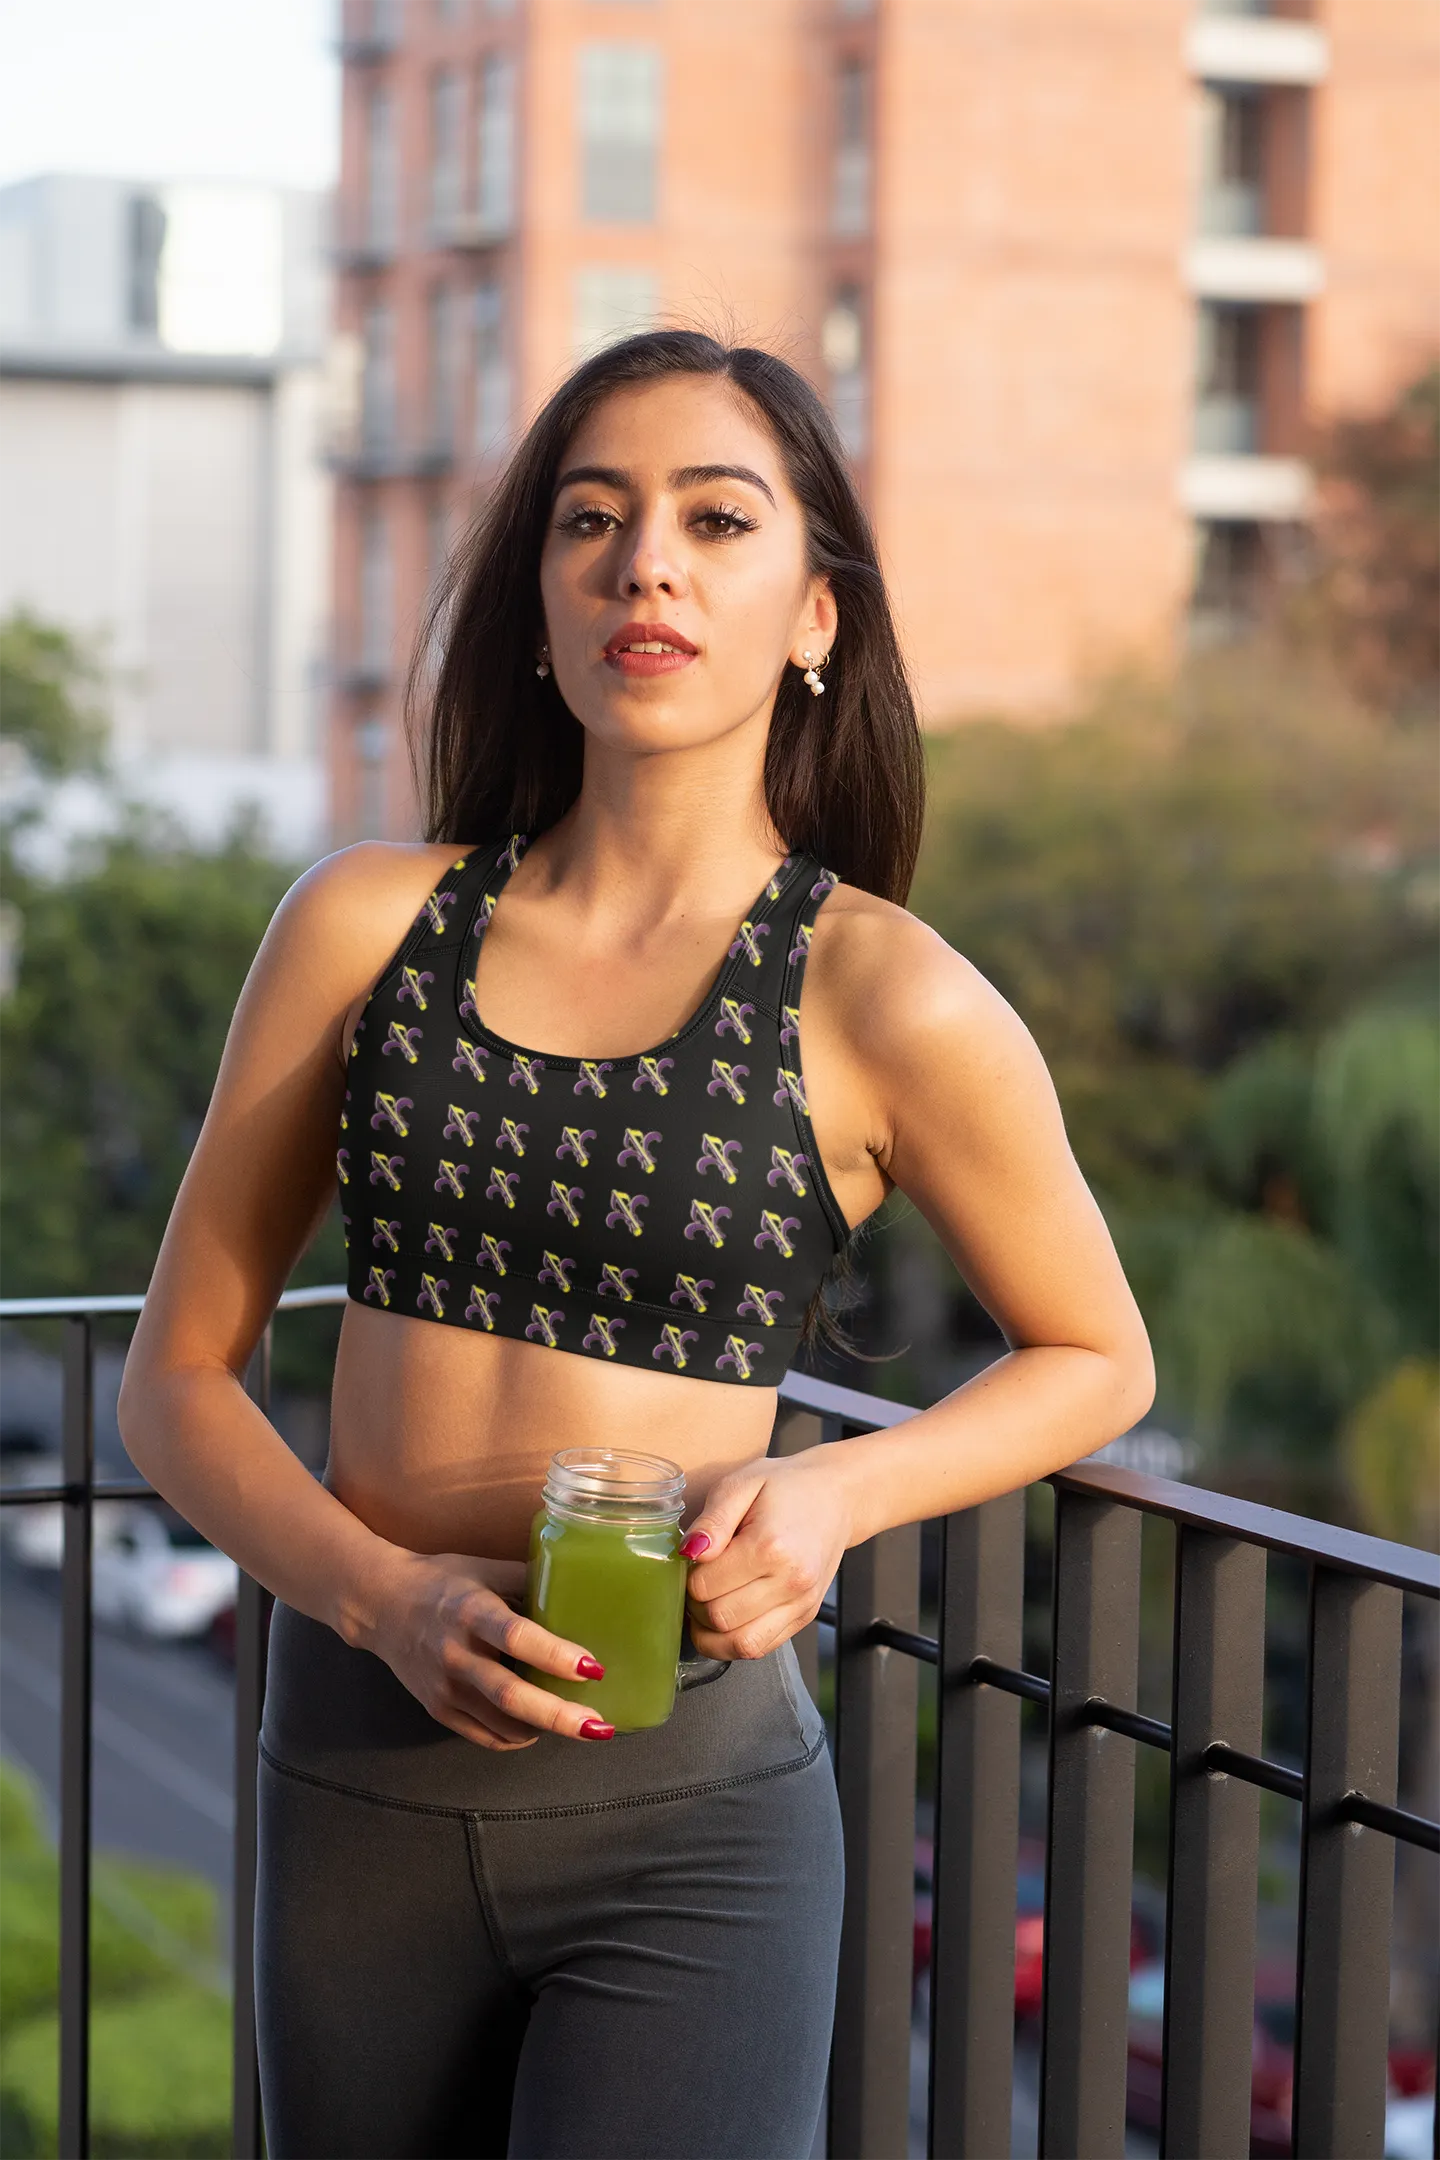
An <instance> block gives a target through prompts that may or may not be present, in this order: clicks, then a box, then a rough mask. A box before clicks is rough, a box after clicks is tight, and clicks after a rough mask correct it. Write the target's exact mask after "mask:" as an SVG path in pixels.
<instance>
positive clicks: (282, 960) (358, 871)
mask: <svg viewBox="0 0 1440 2160" xmlns="http://www.w3.org/2000/svg"><path fill="white" fill-rule="evenodd" d="M467 852H468V853H471V854H473V852H474V851H473V850H469V851H467V850H465V849H463V848H460V847H457V846H456V845H455V844H454V843H453V842H449V841H445V842H437V843H431V842H428V841H421V840H413V841H411V840H362V841H357V842H356V843H355V844H354V845H353V846H351V847H345V848H340V849H338V850H337V851H336V853H335V854H333V855H326V856H324V857H322V859H321V860H320V861H319V862H317V863H313V864H312V865H311V867H310V868H309V869H308V870H306V871H305V872H304V874H303V875H302V876H300V877H298V878H297V879H296V880H295V883H294V884H293V885H292V886H291V887H290V889H289V891H288V892H287V893H286V895H285V897H284V899H283V900H282V901H281V902H280V905H279V907H278V908H277V909H276V911H275V915H274V918H273V919H272V921H271V924H270V928H269V930H268V931H267V932H266V935H265V942H264V944H263V946H262V947H261V951H260V957H259V960H258V962H257V973H258V974H259V975H260V977H261V978H262V979H267V980H269V981H271V982H274V981H276V980H277V979H282V980H284V981H286V982H295V983H297V984H303V985H304V986H305V987H306V988H307V989H308V990H309V991H311V992H313V993H318V994H320V995H322V996H323V999H324V1002H325V1004H326V1006H327V1007H329V1006H330V1005H332V1004H334V1003H335V1002H336V1001H337V1000H338V1003H339V1004H340V1005H341V1006H342V1007H343V1006H344V1005H346V1004H348V1003H349V1002H350V1000H351V999H352V998H354V997H356V996H358V995H360V994H361V993H362V992H368V990H369V989H370V987H371V985H372V984H373V983H374V981H375V979H376V978H377V976H378V975H379V972H380V970H381V969H382V968H383V967H384V965H385V963H386V961H387V960H388V959H389V958H390V956H391V954H392V953H393V952H394V951H395V948H396V947H397V946H398V945H399V943H400V942H401V940H402V938H403V937H404V936H405V934H406V932H407V931H408V930H409V928H410V926H411V924H412V923H413V922H414V921H415V919H416V917H417V916H418V915H419V913H420V910H421V909H422V908H423V907H424V905H425V902H426V899H427V898H428V897H429V895H430V894H431V893H432V892H433V891H434V890H435V889H436V887H437V885H439V884H440V883H441V881H442V880H443V879H444V877H445V874H446V872H447V871H448V870H450V869H452V868H453V867H454V866H455V865H456V864H457V863H459V862H461V861H462V860H464V859H465V857H466V854H467Z"/></svg>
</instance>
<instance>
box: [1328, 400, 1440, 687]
mask: <svg viewBox="0 0 1440 2160" xmlns="http://www.w3.org/2000/svg"><path fill="white" fill-rule="evenodd" d="M1315 462H1316V465H1317V466H1318V469H1319V477H1320V490H1319V505H1318V516H1317V519H1316V526H1315V537H1316V558H1315V567H1314V574H1313V576H1312V578H1311V579H1310V580H1309V581H1308V583H1307V587H1306V590H1305V594H1304V600H1305V602H1306V603H1307V604H1306V605H1304V606H1303V607H1302V610H1301V613H1302V618H1303V619H1304V620H1305V621H1307V622H1308V624H1309V625H1310V627H1311V628H1312V629H1313V630H1318V632H1319V636H1320V640H1321V642H1322V643H1323V645H1324V646H1325V647H1326V648H1327V649H1328V650H1329V651H1330V652H1331V653H1332V654H1333V656H1334V658H1335V660H1336V662H1337V663H1338V665H1339V667H1340V669H1341V672H1342V673H1343V674H1344V676H1345V678H1346V680H1347V681H1348V682H1349V684H1350V686H1351V688H1352V689H1353V690H1354V692H1355V694H1356V695H1357V696H1358V697H1360V698H1362V699H1363V700H1364V701H1365V702H1366V703H1367V704H1370V705H1373V706H1375V707H1376V708H1377V709H1379V710H1382V711H1386V712H1391V713H1394V714H1396V715H1398V716H1400V717H1402V718H1408V719H1413V720H1416V721H1421V722H1425V723H1429V724H1433V721H1434V716H1435V708H1436V700H1437V698H1440V365H1436V366H1431V367H1428V368H1426V369H1425V370H1424V372H1423V373H1422V374H1420V375H1419V376H1418V377H1417V378H1416V379H1415V380H1414V381H1413V382H1411V383H1409V384H1408V385H1407V386H1406V387H1405V389H1404V390H1403V391H1402V392H1401V394H1400V396H1399V397H1398V398H1396V399H1395V400H1394V402H1393V403H1392V404H1391V405H1390V406H1389V408H1388V409H1387V410H1385V411H1383V412H1380V413H1376V414H1366V415H1364V416H1360V417H1354V418H1351V417H1345V418H1341V419H1339V420H1337V421H1335V422H1334V423H1332V425H1331V426H1329V427H1328V428H1326V429H1325V430H1324V431H1323V433H1322V434H1321V435H1320V437H1319V439H1318V441H1317V443H1316V445H1315Z"/></svg>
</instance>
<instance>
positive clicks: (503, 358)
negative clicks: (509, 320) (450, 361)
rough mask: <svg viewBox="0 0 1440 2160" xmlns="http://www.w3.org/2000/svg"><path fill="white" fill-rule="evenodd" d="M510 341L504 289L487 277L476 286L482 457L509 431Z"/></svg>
mask: <svg viewBox="0 0 1440 2160" xmlns="http://www.w3.org/2000/svg"><path fill="white" fill-rule="evenodd" d="M509 346H510V341H509V338H508V336H507V334H506V322H505V288H504V286H503V285H502V284H501V283H500V281H499V279H498V278H486V279H485V281H484V282H483V284H480V285H477V286H476V288H475V449H476V451H477V453H478V454H479V455H480V456H481V457H485V456H493V455H494V454H495V452H496V451H497V450H499V449H501V448H503V446H504V444H505V443H506V441H507V440H508V437H509V431H510V403H511V383H510V349H509Z"/></svg>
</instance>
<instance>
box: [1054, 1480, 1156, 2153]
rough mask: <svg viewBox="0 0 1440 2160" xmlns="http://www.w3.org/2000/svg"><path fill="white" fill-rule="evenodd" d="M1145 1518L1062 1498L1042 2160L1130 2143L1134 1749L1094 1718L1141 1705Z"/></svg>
mask: <svg viewBox="0 0 1440 2160" xmlns="http://www.w3.org/2000/svg"><path fill="white" fill-rule="evenodd" d="M1139 1621H1140V1517H1139V1515H1138V1513H1137V1512H1136V1511H1135V1510H1134V1509H1133V1508H1129V1507H1125V1506H1123V1505H1122V1504H1120V1503H1119V1502H1116V1501H1111V1500H1098V1499H1093V1498H1091V1497H1090V1496H1089V1495H1088V1494H1082V1493H1076V1492H1071V1491H1067V1490H1066V1489H1065V1487H1063V1486H1061V1487H1060V1488H1059V1489H1058V1490H1057V1492H1056V1495H1055V1588H1054V1601H1053V1650H1052V1658H1051V1683H1050V1684H1051V1696H1050V1829H1049V1839H1048V1842H1047V1847H1046V1854H1045V1966H1044V2003H1043V2011H1042V2021H1041V2057H1040V2139H1039V2149H1040V2153H1041V2156H1042V2160H1113V2156H1114V2155H1115V2154H1116V2153H1119V2152H1122V2151H1123V2150H1124V2146H1125V2060H1126V2038H1127V2025H1128V2016H1129V1981H1130V1877H1131V1872H1132V1866H1133V1845H1134V1823H1135V1755H1134V1743H1133V1742H1132V1741H1130V1740H1127V1739H1123V1738H1122V1737H1121V1736H1120V1735H1119V1734H1118V1733H1113V1732H1107V1731H1105V1730H1104V1729H1103V1728H1101V1727H1098V1726H1095V1725H1091V1724H1089V1723H1087V1721H1086V1717H1085V1704H1086V1701H1087V1698H1089V1697H1091V1696H1103V1697H1104V1699H1105V1700H1106V1701H1107V1702H1110V1703H1114V1704H1116V1705H1118V1706H1119V1707H1121V1708H1122V1709H1130V1710H1133V1709H1134V1707H1135V1683H1136V1672H1137V1665H1138V1655H1139Z"/></svg>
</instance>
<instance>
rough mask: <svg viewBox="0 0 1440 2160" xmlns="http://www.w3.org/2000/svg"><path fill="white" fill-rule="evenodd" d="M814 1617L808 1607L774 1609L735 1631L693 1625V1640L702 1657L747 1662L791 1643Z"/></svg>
mask: <svg viewBox="0 0 1440 2160" xmlns="http://www.w3.org/2000/svg"><path fill="white" fill-rule="evenodd" d="M814 1617H815V1615H814V1613H813V1611H812V1610H811V1608H810V1606H809V1605H808V1604H789V1605H780V1606H776V1607H774V1608H773V1609H772V1610H771V1611H770V1612H768V1613H763V1614H762V1615H761V1616H760V1617H759V1618H758V1619H755V1620H751V1621H748V1622H747V1623H746V1625H745V1626H743V1627H741V1628H738V1629H735V1630H733V1631H731V1630H728V1629H723V1628H710V1627H707V1626H706V1625H705V1624H704V1622H703V1621H700V1622H696V1621H694V1620H692V1621H691V1623H690V1640H691V1641H692V1642H693V1643H694V1645H695V1648H696V1649H697V1650H698V1652H699V1653H700V1655H701V1657H712V1658H729V1659H732V1660H733V1659H737V1658H738V1659H741V1660H746V1659H750V1658H760V1657H764V1656H765V1655H766V1653H767V1652H768V1651H771V1650H774V1649H776V1648H777V1647H778V1646H779V1644H781V1643H784V1642H788V1641H789V1640H790V1638H791V1636H792V1635H797V1634H798V1633H799V1632H800V1630H801V1628H802V1627H805V1626H806V1625H807V1624H808V1623H809V1622H810V1621H811V1620H813V1619H814Z"/></svg>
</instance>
